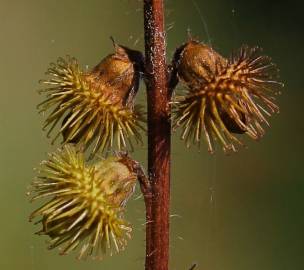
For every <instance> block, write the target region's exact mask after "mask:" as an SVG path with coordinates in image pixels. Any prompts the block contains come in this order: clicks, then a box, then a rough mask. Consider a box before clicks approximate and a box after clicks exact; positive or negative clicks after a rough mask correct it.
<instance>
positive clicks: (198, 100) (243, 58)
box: [173, 40, 282, 152]
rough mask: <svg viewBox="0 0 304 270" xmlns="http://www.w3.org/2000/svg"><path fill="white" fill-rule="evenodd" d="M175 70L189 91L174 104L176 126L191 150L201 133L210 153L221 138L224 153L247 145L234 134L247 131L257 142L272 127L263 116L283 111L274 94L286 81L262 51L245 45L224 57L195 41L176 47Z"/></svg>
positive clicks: (199, 139)
mask: <svg viewBox="0 0 304 270" xmlns="http://www.w3.org/2000/svg"><path fill="white" fill-rule="evenodd" d="M173 69H174V72H175V73H176V76H177V78H178V80H179V81H180V82H181V83H182V84H183V85H185V86H186V87H187V90H186V93H185V95H183V96H177V97H176V98H175V100H174V104H175V111H174V116H173V119H174V120H173V121H174V127H175V128H177V127H179V126H181V127H182V130H183V131H182V135H181V138H182V139H183V140H186V143H187V146H190V144H191V142H193V143H194V144H200V141H201V137H202V133H203V134H204V137H205V139H206V140H207V143H208V150H209V151H210V152H213V151H214V140H219V141H220V143H221V145H222V146H223V150H224V151H231V150H232V151H236V147H235V143H237V144H241V145H242V144H243V143H242V142H241V141H240V140H239V139H238V138H237V137H236V136H235V135H234V134H233V133H239V134H242V133H246V134H247V135H249V136H250V137H251V138H253V139H255V140H257V139H259V138H261V137H262V136H263V135H264V133H265V131H264V128H263V124H266V125H269V123H268V121H267V120H266V118H265V115H267V116H271V114H273V113H276V112H278V111H279V108H278V106H277V105H276V104H275V103H274V100H275V98H274V95H276V94H278V93H279V89H280V88H281V87H282V83H280V82H278V81H276V77H277V73H278V70H277V68H276V66H275V65H274V64H273V63H272V62H271V59H270V58H269V57H268V56H265V55H263V54H261V49H259V48H258V47H254V48H249V47H247V46H243V47H241V49H240V50H239V51H238V52H236V53H233V54H232V56H231V57H230V59H229V60H227V59H225V58H224V57H222V56H221V55H219V54H218V53H217V52H215V51H214V50H213V49H212V48H210V47H209V46H207V45H205V44H201V43H199V42H197V41H194V40H191V41H189V42H187V43H186V44H184V45H183V46H181V47H180V48H178V49H177V51H176V53H175V56H174V61H173Z"/></svg>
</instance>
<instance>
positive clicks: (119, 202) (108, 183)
mask: <svg viewBox="0 0 304 270" xmlns="http://www.w3.org/2000/svg"><path fill="white" fill-rule="evenodd" d="M131 161H132V160H131V159H130V158H129V157H127V156H126V155H119V154H117V155H116V156H114V157H108V158H107V159H105V160H101V161H99V162H98V163H96V164H95V165H88V164H86V163H85V161H84V155H83V153H82V152H77V151H76V149H75V147H74V146H72V145H70V144H67V145H65V146H64V147H63V149H61V150H59V151H58V152H55V153H52V154H50V157H49V160H47V161H44V162H42V164H41V168H40V170H39V176H38V177H37V179H35V180H34V181H33V183H32V186H31V191H30V192H29V194H30V195H32V198H31V200H32V201H33V200H36V199H40V198H50V199H49V201H47V202H46V203H45V204H44V205H43V206H41V207H40V208H38V209H37V210H36V211H34V212H33V213H32V214H31V215H30V220H32V219H34V218H36V217H38V216H40V217H41V219H40V220H39V221H38V222H37V223H42V229H41V230H40V231H39V232H38V233H37V234H39V235H48V236H49V237H50V238H51V240H50V243H49V248H50V249H52V248H55V247H58V246H61V247H62V248H61V252H60V254H67V253H69V252H70V251H72V250H75V249H78V250H79V255H78V258H86V257H88V256H90V257H93V258H99V259H101V258H102V257H103V255H104V254H105V253H106V250H108V251H109V252H110V253H111V254H112V252H113V251H114V252H119V251H120V250H123V249H124V247H125V246H126V243H127V239H128V238H130V233H131V227H130V225H129V223H128V222H127V221H125V220H124V216H123V214H124V208H125V204H126V201H127V200H128V198H129V197H130V196H131V194H132V193H133V191H134V187H135V184H136V180H137V175H136V173H134V172H133V171H131V170H130V166H129V165H128V164H129V163H130V162H131Z"/></svg>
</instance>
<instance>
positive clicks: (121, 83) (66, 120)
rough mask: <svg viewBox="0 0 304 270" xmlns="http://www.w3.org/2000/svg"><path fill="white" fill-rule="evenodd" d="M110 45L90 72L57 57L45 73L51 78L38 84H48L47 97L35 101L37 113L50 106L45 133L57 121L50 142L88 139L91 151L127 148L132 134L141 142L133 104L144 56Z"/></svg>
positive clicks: (137, 111) (139, 113) (136, 108)
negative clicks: (59, 125) (61, 136)
mask: <svg viewBox="0 0 304 270" xmlns="http://www.w3.org/2000/svg"><path fill="white" fill-rule="evenodd" d="M114 45H115V53H114V54H110V55H108V56H107V57H105V58H104V59H103V60H102V61H101V62H100V63H99V64H98V65H97V66H96V67H94V68H93V70H92V71H90V72H84V71H82V70H81V69H80V67H79V65H78V62H77V60H76V59H75V58H71V57H69V56H68V57H67V58H66V59H63V58H59V59H58V60H57V63H52V64H51V65H50V68H49V69H48V71H47V72H46V74H47V75H49V76H50V77H51V78H50V79H48V80H43V81H41V83H43V84H45V85H47V88H45V89H42V90H40V93H41V92H44V93H45V92H46V93H47V99H46V100H45V101H43V102H42V103H41V104H39V105H38V108H39V109H40V112H45V111H47V110H48V109H51V108H53V111H52V112H51V113H50V114H49V115H48V117H47V119H46V121H45V124H44V129H46V128H49V131H48V136H49V135H50V133H51V131H52V130H53V129H54V127H55V126H56V125H57V123H58V122H59V121H60V120H61V121H62V125H61V128H60V130H59V132H58V134H57V135H56V136H55V138H54V139H53V142H54V141H55V140H56V139H57V138H58V137H59V136H60V134H62V135H63V139H64V140H63V142H64V143H67V142H70V143H77V144H82V145H84V147H85V148H87V147H88V146H89V145H90V144H91V143H92V142H95V143H94V148H93V150H92V155H94V154H95V153H96V152H97V151H98V150H100V151H101V152H102V151H104V150H106V149H108V148H112V147H113V145H114V144H116V147H117V148H118V149H121V148H126V147H127V144H128V143H129V146H130V147H131V148H132V142H131V137H133V138H135V140H136V141H137V142H141V136H140V133H139V129H143V128H142V126H141V124H140V122H143V121H144V119H143V112H142V111H141V108H140V107H139V106H134V98H135V95H136V93H137V90H138V85H139V79H140V73H141V70H142V65H143V56H142V54H141V53H140V52H138V51H133V50H130V49H128V48H126V47H123V46H118V45H116V44H114Z"/></svg>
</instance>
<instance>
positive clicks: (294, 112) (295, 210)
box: [0, 0, 304, 270]
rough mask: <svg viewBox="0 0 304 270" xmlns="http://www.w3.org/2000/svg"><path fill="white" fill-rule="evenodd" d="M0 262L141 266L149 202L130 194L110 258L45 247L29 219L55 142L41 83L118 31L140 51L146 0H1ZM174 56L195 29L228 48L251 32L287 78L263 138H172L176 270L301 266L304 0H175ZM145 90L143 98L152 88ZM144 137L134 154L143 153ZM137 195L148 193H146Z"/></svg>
mask: <svg viewBox="0 0 304 270" xmlns="http://www.w3.org/2000/svg"><path fill="white" fill-rule="evenodd" d="M0 3H1V7H0V33H1V38H0V40H1V42H0V129H1V132H0V181H1V182H0V183H1V188H0V213H1V221H0V269H8V270H15V269H16V270H21V269H28V270H38V269H44V270H52V269H58V270H59V269H73V270H81V269H85V270H93V269H132V270H136V269H138V270H139V269H143V265H144V245H145V243H144V227H143V225H142V224H143V223H144V222H145V221H144V207H143V201H142V198H140V197H139V198H136V197H137V196H134V199H132V200H131V201H130V203H129V206H128V218H129V220H130V221H131V222H132V223H133V225H134V234H133V235H134V236H133V239H132V240H131V241H130V243H129V245H128V248H127V250H126V251H125V252H123V253H121V254H119V255H117V256H113V257H107V258H106V259H105V260H104V261H102V262H95V261H77V260H75V259H74V254H71V255H69V256H59V255H57V253H58V252H57V250H55V251H48V250H47V249H46V245H45V240H46V238H43V237H38V236H36V235H34V234H33V233H34V232H35V231H37V230H38V228H37V227H35V226H34V225H33V224H30V223H29V222H28V215H29V213H30V212H31V211H32V210H33V209H34V208H35V207H36V206H37V205H33V204H30V203H28V199H27V197H26V195H25V194H26V189H27V186H28V185H29V183H30V181H31V179H32V178H33V176H34V172H33V170H32V168H33V167H35V166H37V165H38V163H39V162H40V161H41V160H42V159H44V158H46V153H47V152H48V151H53V150H55V149H56V147H58V145H55V146H51V145H50V141H49V140H48V139H47V138H46V136H45V133H44V132H43V131H42V130H41V126H42V122H43V117H42V116H40V115H38V114H37V110H36V109H35V107H36V105H37V104H38V103H39V102H40V101H41V100H42V97H40V96H39V95H38V94H37V92H36V90H37V89H38V88H39V84H38V80H39V79H40V78H43V77H44V71H45V70H46V68H47V66H48V63H49V62H51V61H54V60H56V58H57V57H58V56H64V55H66V54H70V55H73V56H75V57H77V58H78V59H79V61H80V62H81V63H82V64H83V67H85V66H88V67H92V66H94V65H95V64H97V63H98V61H99V60H100V59H101V58H102V57H104V56H105V55H106V54H108V53H110V52H112V51H113V48H112V44H111V42H110V39H109V37H110V36H114V37H115V39H116V41H117V42H118V43H122V44H124V45H127V46H130V47H133V48H135V49H140V50H142V48H143V26H142V24H143V19H142V17H143V15H142V2H141V1H137V0H116V1H113V0H87V1H84V0H83V1H80V0H60V1H59V0H57V1H56V0H52V1H46V0H44V1H40V0H27V1H22V0H13V1H8V0H1V1H0ZM166 20H167V27H168V59H170V57H171V56H172V54H173V52H174V50H175V48H176V47H177V46H179V45H180V44H182V43H183V42H184V41H185V40H186V39H187V32H189V31H190V32H191V34H192V35H193V36H196V37H198V38H199V39H200V40H202V41H204V42H207V43H209V44H210V43H211V44H212V46H213V47H214V48H215V49H216V50H218V51H219V52H220V53H222V54H223V55H228V54H229V53H230V52H231V51H232V50H233V49H236V48H238V47H240V46H241V45H242V44H244V43H246V44H249V45H259V46H261V47H263V48H264V50H265V52H266V53H267V54H268V55H270V56H272V57H273V59H274V61H275V62H276V63H277V64H278V66H279V67H280V69H281V79H282V81H284V82H285V88H284V91H283V94H282V96H280V97H279V101H278V102H279V104H280V107H281V113H280V114H279V115H276V116H274V117H273V118H272V119H271V125H272V127H271V128H270V129H268V132H267V134H266V136H265V137H264V138H263V140H262V141H260V142H259V143H256V142H251V141H248V149H241V150H240V152H239V153H238V154H236V155H231V156H225V155H223V154H222V153H220V151H218V153H217V154H216V155H215V156H210V155H209V154H208V153H207V151H205V149H202V150H201V152H198V151H197V149H194V148H192V149H190V150H186V149H185V147H184V145H183V143H182V142H180V141H179V140H178V136H175V137H174V139H173V159H172V200H171V214H172V216H171V247H170V248H171V259H170V265H171V267H170V270H187V269H189V267H190V266H191V264H192V263H194V262H196V263H198V268H197V269H199V270H257V269H258V270H290V269H292V270H300V269H303V267H304V253H303V246H304V235H303V230H304V217H303V216H304V215H303V214H304V170H303V166H304V162H303V151H304V147H303V134H304V133H303V128H304V125H303V122H304V121H303V112H304V106H303V99H304V94H303V93H304V92H303V83H304V76H303V74H304V69H303V64H304V53H303V48H304V36H303V14H302V6H301V1H292V0H291V1H265V0H252V1H241V0H239V1H237V0H195V1H193V0H187V1H186V0H167V1H166ZM138 101H139V102H141V103H143V104H144V101H145V94H144V87H142V89H141V93H140V94H139V97H138ZM146 154H147V152H146V147H145V146H143V147H139V148H138V149H137V150H136V152H135V153H134V157H135V158H136V159H138V160H141V161H142V162H143V163H144V164H146ZM137 195H139V192H137Z"/></svg>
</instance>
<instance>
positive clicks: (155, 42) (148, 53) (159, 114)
mask: <svg viewBox="0 0 304 270" xmlns="http://www.w3.org/2000/svg"><path fill="white" fill-rule="evenodd" d="M144 27H145V57H146V58H145V61H146V62H145V78H146V85H147V98H148V100H147V103H148V171H149V183H150V192H151V196H146V197H145V202H146V215H147V217H146V218H147V225H146V270H168V262H169V200H170V136H171V134H170V133H171V124H170V106H169V98H170V94H169V90H168V85H167V65H166V44H165V30H164V5H163V0H144Z"/></svg>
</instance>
